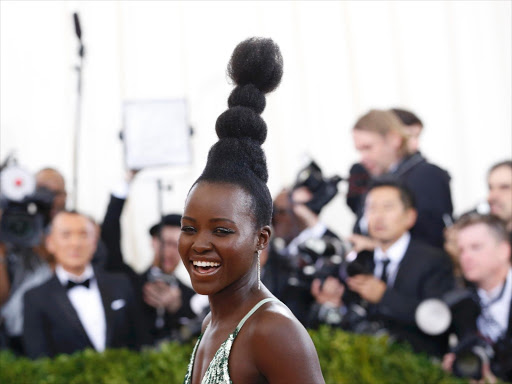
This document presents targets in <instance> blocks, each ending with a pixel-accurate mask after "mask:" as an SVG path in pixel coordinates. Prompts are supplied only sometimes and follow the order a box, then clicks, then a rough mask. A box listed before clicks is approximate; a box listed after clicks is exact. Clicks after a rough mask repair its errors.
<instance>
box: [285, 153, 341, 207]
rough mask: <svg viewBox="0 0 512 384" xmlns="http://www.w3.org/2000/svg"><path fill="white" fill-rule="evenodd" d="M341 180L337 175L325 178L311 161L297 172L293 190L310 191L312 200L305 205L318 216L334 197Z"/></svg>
mask: <svg viewBox="0 0 512 384" xmlns="http://www.w3.org/2000/svg"><path fill="white" fill-rule="evenodd" d="M342 180H343V178H342V177H340V176H337V175H336V176H333V177H331V178H325V177H324V176H323V174H322V170H321V169H320V167H319V166H318V164H316V163H315V162H314V161H311V163H309V165H307V166H306V167H305V168H304V169H302V170H301V171H300V172H299V174H298V176H297V180H296V182H295V185H294V187H293V189H297V188H300V187H306V188H307V189H309V190H310V191H311V193H312V194H313V198H312V199H311V200H310V201H308V202H307V203H306V204H305V205H306V206H307V207H308V208H309V209H311V210H312V211H313V212H315V213H316V214H317V215H318V214H320V211H321V210H322V208H323V207H324V206H326V205H327V203H329V202H330V201H331V200H332V199H333V198H334V196H336V194H337V193H338V183H339V182H340V181H342Z"/></svg>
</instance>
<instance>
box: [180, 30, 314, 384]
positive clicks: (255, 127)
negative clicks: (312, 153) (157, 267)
mask: <svg viewBox="0 0 512 384" xmlns="http://www.w3.org/2000/svg"><path fill="white" fill-rule="evenodd" d="M228 73H229V76H230V77H231V79H232V80H233V81H234V83H235V85H236V87H235V89H234V90H233V91H232V93H231V95H230V96H229V99H228V106H229V109H228V110H226V111H225V112H224V113H222V114H221V115H220V116H219V118H218V119H217V123H216V127H215V129H216V132H217V136H218V137H219V140H218V141H217V143H216V144H215V145H213V146H212V148H211V149H210V152H209V154H208V160H207V164H206V167H205V169H204V171H203V173H202V174H201V176H200V177H199V178H198V179H197V181H196V182H195V183H194V184H193V186H192V188H191V189H190V192H189V194H188V196H187V199H186V202H185V210H184V215H183V219H182V229H181V231H182V232H181V236H180V240H179V251H180V255H181V258H182V260H183V262H184V264H185V266H186V268H187V270H188V272H189V274H190V278H191V281H192V285H193V287H194V289H195V291H196V292H197V293H199V294H202V295H208V298H209V301H210V308H211V312H210V314H209V315H208V316H207V317H206V318H205V320H204V322H203V328H202V333H201V336H200V337H199V339H198V341H197V344H196V346H195V348H194V351H193V353H192V357H191V359H190V364H189V367H188V371H187V374H186V376H185V384H230V383H235V384H252V383H254V384H256V383H272V384H276V383H283V384H290V383H294V384H298V383H301V384H307V383H311V384H321V383H324V379H323V377H322V373H321V370H320V364H319V361H318V356H317V353H316V350H315V347H314V345H313V342H312V341H311V338H310V337H309V335H308V333H307V331H306V330H305V329H304V327H303V326H302V325H301V324H300V323H299V321H298V320H297V319H296V318H295V317H294V316H293V314H292V313H291V312H290V310H289V309H288V308H287V307H286V306H285V305H284V304H282V303H281V302H280V301H278V300H277V299H276V298H275V297H274V296H273V295H272V294H271V293H270V291H269V290H268V289H267V288H266V287H265V286H264V285H263V284H261V282H260V266H259V257H260V253H261V251H262V250H263V249H264V248H265V247H267V245H268V242H269V239H270V235H271V229H270V221H271V216H272V198H271V195H270V192H269V190H268V187H267V185H266V183H267V180H268V172H267V165H266V160H265V154H264V152H263V150H262V148H261V145H262V144H263V142H264V141H265V139H266V136H267V127H266V124H265V122H264V121H263V119H262V118H261V117H260V114H261V113H262V112H263V110H264V108H265V94H266V93H268V92H271V91H273V90H274V89H275V88H276V87H277V86H278V85H279V82H280V81H281V77H282V74H283V60H282V56H281V53H280V51H279V47H278V46H277V45H276V44H275V43H274V42H273V41H272V40H271V39H263V38H251V39H247V40H245V41H243V42H242V43H240V44H239V45H238V46H237V47H236V48H235V50H234V52H233V55H232V57H231V60H230V63H229V65H228Z"/></svg>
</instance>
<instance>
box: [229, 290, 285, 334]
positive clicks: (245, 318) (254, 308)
mask: <svg viewBox="0 0 512 384" xmlns="http://www.w3.org/2000/svg"><path fill="white" fill-rule="evenodd" d="M269 301H279V300H277V299H276V298H275V297H267V298H266V299H263V300H261V301H260V302H259V303H258V304H256V305H255V306H254V307H252V309H251V310H250V311H249V312H248V313H247V315H245V316H244V318H243V319H242V321H240V323H239V324H238V326H237V327H236V331H237V333H238V332H239V331H240V329H241V328H242V327H243V325H244V324H245V322H246V321H247V319H248V318H249V317H251V315H252V314H253V313H254V312H256V311H257V310H258V308H259V307H261V306H262V305H263V304H265V303H268V302H269Z"/></svg>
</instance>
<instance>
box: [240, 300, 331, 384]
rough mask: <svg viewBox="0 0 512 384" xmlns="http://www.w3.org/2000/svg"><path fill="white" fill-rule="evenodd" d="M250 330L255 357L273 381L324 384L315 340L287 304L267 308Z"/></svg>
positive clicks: (260, 368)
mask: <svg viewBox="0 0 512 384" xmlns="http://www.w3.org/2000/svg"><path fill="white" fill-rule="evenodd" d="M250 328H251V331H250V337H251V344H250V345H252V354H253V356H254V359H255V362H256V364H257V366H258V369H259V370H260V372H262V373H263V374H264V376H265V377H266V378H267V380H268V381H269V382H272V383H281V382H282V383H290V382H300V383H312V384H313V383H314V384H320V383H323V382H324V381H323V378H322V373H321V370H320V363H319V361H318V355H317V353H316V349H315V346H314V344H313V341H312V340H311V337H310V336H309V334H308V332H307V331H306V329H305V328H304V326H303V325H302V324H301V323H300V322H299V321H298V320H297V318H296V317H295V316H294V315H293V314H292V313H291V311H290V310H289V309H288V308H287V307H286V306H285V305H284V304H282V303H272V304H271V305H268V306H267V307H264V308H263V310H262V311H261V312H260V313H258V315H257V317H256V318H255V319H254V321H252V322H251V327H250ZM276 362H278V363H277V364H276ZM271 378H272V380H270V379H271Z"/></svg>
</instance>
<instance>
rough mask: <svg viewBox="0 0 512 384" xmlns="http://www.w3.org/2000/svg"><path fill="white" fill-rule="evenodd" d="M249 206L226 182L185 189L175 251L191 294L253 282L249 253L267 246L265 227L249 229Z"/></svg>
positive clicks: (244, 195)
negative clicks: (180, 224) (178, 255)
mask: <svg viewBox="0 0 512 384" xmlns="http://www.w3.org/2000/svg"><path fill="white" fill-rule="evenodd" d="M251 203H252V199H251V196H250V195H249V194H247V193H246V192H245V191H244V190H243V189H241V188H240V187H237V186H234V185H231V184H215V183H208V182H200V183H198V184H196V185H195V186H194V188H193V189H192V190H191V191H190V194H189V195H188V198H187V201H186V203H185V211H184V214H183V218H182V229H181V235H180V238H179V241H178V249H179V253H180V256H181V259H182V260H183V263H184V264H185V267H186V268H187V270H188V273H189V274H190V278H191V281H192V286H193V287H194V290H195V291H196V292H197V293H200V294H203V295H210V294H214V293H217V292H219V291H221V290H222V289H224V288H226V287H228V286H230V285H231V284H233V283H235V282H237V284H242V285H243V284H251V283H254V284H256V268H255V262H256V257H255V253H256V251H257V250H258V249H261V248H262V247H264V246H266V244H267V243H268V238H269V237H270V229H269V228H268V227H263V228H262V229H256V228H255V222H254V215H253V213H252V212H251ZM251 279H252V280H253V281H252V280H251Z"/></svg>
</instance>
